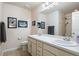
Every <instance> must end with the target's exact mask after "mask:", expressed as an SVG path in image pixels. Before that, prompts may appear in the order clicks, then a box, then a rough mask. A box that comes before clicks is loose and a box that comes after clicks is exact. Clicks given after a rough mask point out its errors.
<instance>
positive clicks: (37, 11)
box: [31, 7, 47, 34]
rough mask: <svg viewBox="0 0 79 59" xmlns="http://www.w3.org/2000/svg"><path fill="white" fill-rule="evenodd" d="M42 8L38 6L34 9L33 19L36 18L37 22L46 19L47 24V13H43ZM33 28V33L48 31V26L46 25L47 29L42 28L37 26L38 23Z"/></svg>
mask: <svg viewBox="0 0 79 59" xmlns="http://www.w3.org/2000/svg"><path fill="white" fill-rule="evenodd" d="M40 10H41V7H37V8H35V9H33V10H32V20H36V22H41V21H44V22H45V24H46V20H47V15H46V14H43V13H41V12H40ZM31 30H32V31H31V33H32V34H38V33H39V32H41V33H42V34H46V33H47V27H46V26H45V29H41V30H40V29H38V28H37V23H36V26H35V27H34V26H33V27H32V29H31Z"/></svg>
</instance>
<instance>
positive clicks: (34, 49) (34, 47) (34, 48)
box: [32, 43, 36, 56]
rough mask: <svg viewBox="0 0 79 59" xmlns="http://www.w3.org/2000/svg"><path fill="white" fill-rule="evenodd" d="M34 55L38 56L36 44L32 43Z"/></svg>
mask: <svg viewBox="0 0 79 59" xmlns="http://www.w3.org/2000/svg"><path fill="white" fill-rule="evenodd" d="M32 56H36V44H35V43H32Z"/></svg>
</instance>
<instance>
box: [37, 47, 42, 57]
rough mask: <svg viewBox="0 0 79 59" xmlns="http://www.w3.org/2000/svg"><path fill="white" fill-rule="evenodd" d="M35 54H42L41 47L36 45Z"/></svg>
mask: <svg viewBox="0 0 79 59" xmlns="http://www.w3.org/2000/svg"><path fill="white" fill-rule="evenodd" d="M37 55H38V56H42V48H40V47H37Z"/></svg>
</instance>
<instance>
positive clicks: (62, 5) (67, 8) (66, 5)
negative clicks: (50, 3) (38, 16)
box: [5, 2, 79, 13]
mask: <svg viewBox="0 0 79 59" xmlns="http://www.w3.org/2000/svg"><path fill="white" fill-rule="evenodd" d="M5 3H8V4H13V5H16V6H20V7H28V8H35V7H38V6H40V5H41V4H42V3H43V2H5ZM57 9H59V10H61V11H63V12H64V13H70V12H72V11H74V10H75V9H78V10H79V2H59V5H57V6H56V7H54V8H52V10H57ZM49 11H51V10H49ZM47 12H48V11H47Z"/></svg>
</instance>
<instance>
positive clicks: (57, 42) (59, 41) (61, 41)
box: [55, 40, 78, 47]
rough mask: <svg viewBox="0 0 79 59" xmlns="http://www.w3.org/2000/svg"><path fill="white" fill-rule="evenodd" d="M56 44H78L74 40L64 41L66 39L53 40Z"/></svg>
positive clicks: (70, 45) (68, 45)
mask: <svg viewBox="0 0 79 59" xmlns="http://www.w3.org/2000/svg"><path fill="white" fill-rule="evenodd" d="M55 43H56V44H59V45H62V46H67V47H72V46H73V47H75V46H77V45H78V44H77V43H76V42H74V41H66V40H55Z"/></svg>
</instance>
